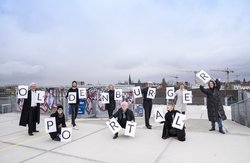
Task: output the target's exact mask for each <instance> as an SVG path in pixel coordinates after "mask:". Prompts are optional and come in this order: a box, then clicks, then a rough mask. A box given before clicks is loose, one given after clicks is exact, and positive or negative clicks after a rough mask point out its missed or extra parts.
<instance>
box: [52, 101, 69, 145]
mask: <svg viewBox="0 0 250 163" xmlns="http://www.w3.org/2000/svg"><path fill="white" fill-rule="evenodd" d="M50 117H55V119H56V132H51V133H49V134H50V137H51V139H52V140H54V141H60V140H61V139H60V135H61V129H62V127H66V123H65V116H64V113H63V106H62V105H58V106H57V111H56V112H55V113H53V114H51V115H50Z"/></svg>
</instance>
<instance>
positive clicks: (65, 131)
mask: <svg viewBox="0 0 250 163" xmlns="http://www.w3.org/2000/svg"><path fill="white" fill-rule="evenodd" d="M60 138H61V142H71V139H72V128H62V131H61V135H60Z"/></svg>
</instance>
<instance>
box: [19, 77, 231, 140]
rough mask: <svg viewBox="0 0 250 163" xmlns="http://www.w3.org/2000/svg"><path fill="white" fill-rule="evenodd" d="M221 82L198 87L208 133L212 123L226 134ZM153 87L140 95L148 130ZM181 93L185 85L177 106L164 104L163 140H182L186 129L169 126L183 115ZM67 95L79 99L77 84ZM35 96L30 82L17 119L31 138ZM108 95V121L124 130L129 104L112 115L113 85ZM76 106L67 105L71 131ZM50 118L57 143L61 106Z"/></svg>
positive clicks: (37, 109) (131, 117)
mask: <svg viewBox="0 0 250 163" xmlns="http://www.w3.org/2000/svg"><path fill="white" fill-rule="evenodd" d="M220 86H221V84H220V81H219V80H218V79H216V80H215V81H213V80H211V81H209V83H208V88H205V87H204V86H202V85H201V86H200V90H201V91H202V92H203V93H204V94H206V96H207V113H208V120H209V121H210V122H211V129H210V130H209V131H215V123H216V122H217V123H218V126H219V132H220V133H222V134H225V132H224V131H223V125H222V121H223V120H226V119H227V117H226V115H225V112H224V109H223V105H222V99H221V94H220ZM151 87H153V83H152V82H148V83H147V87H146V88H144V89H142V95H143V108H144V117H145V126H146V128H147V129H152V125H150V122H149V120H150V117H151V112H152V106H153V102H152V99H150V98H147V93H148V89H149V88H151ZM183 91H185V85H184V84H182V83H181V84H180V89H178V90H177V91H176V92H175V94H174V95H175V96H176V98H177V100H176V102H175V103H176V104H175V103H174V102H171V101H170V102H168V104H167V113H166V114H165V117H164V118H165V121H164V122H162V123H164V125H163V131H162V139H167V138H169V137H177V139H178V140H179V141H185V140H186V139H185V136H186V133H185V126H184V127H183V129H176V128H173V127H172V123H173V120H174V117H175V115H176V113H181V114H185V113H186V104H185V103H183V99H182V98H183V96H182V95H183ZM69 92H76V95H77V97H78V88H77V82H76V81H73V82H72V87H71V88H70V89H69V90H68V93H67V95H66V98H68V94H69ZM35 93H36V84H35V83H31V85H30V90H29V91H28V98H27V99H25V100H24V103H23V109H22V112H21V117H20V123H19V125H20V126H26V125H28V134H29V135H30V136H33V134H34V133H35V132H39V131H38V130H37V129H36V123H38V124H39V122H40V105H39V103H36V99H35ZM108 93H109V104H106V105H105V109H106V110H107V111H108V116H109V118H110V119H111V118H113V117H114V118H116V119H117V122H118V123H119V124H120V125H121V127H122V128H125V126H126V122H127V121H135V117H134V114H133V111H131V110H130V109H128V103H127V102H122V103H121V108H120V109H118V111H117V112H116V113H114V114H113V111H114V110H115V109H116V101H115V100H114V86H113V85H112V84H110V85H108ZM78 104H79V99H78V98H77V99H76V103H75V104H69V109H70V110H71V112H72V114H71V124H72V127H73V129H76V130H78V128H77V126H76V122H75V120H76V118H77V112H78ZM51 117H55V119H56V127H57V131H56V132H53V133H50V136H51V138H52V139H53V140H55V141H60V134H61V128H62V127H66V123H65V116H64V113H63V106H62V105H59V106H57V109H56V111H55V113H53V114H51ZM117 137H118V133H116V134H115V135H114V136H113V138H114V139H116V138H117Z"/></svg>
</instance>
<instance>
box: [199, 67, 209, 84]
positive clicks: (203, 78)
mask: <svg viewBox="0 0 250 163" xmlns="http://www.w3.org/2000/svg"><path fill="white" fill-rule="evenodd" d="M196 76H197V77H198V78H199V79H200V80H201V81H202V82H203V83H205V84H206V83H208V82H209V80H211V77H210V76H209V75H208V73H206V72H205V71H204V70H201V71H200V72H198V73H197V74H196Z"/></svg>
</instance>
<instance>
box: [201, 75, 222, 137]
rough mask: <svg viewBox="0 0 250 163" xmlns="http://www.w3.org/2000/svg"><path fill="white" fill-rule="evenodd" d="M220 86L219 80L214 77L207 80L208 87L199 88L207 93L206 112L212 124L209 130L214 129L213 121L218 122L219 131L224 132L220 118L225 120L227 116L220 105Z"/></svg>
mask: <svg viewBox="0 0 250 163" xmlns="http://www.w3.org/2000/svg"><path fill="white" fill-rule="evenodd" d="M220 87H221V84H220V81H219V80H218V79H216V80H215V81H213V80H211V81H209V82H208V89H205V88H204V86H200V90H201V91H202V92H203V93H204V94H206V95H207V114H208V120H209V121H211V126H212V128H211V129H210V130H209V131H214V130H215V122H218V125H219V132H220V133H222V134H225V132H224V131H223V126H222V120H226V119H227V117H226V114H225V111H224V109H223V105H222V100H221V94H220Z"/></svg>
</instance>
